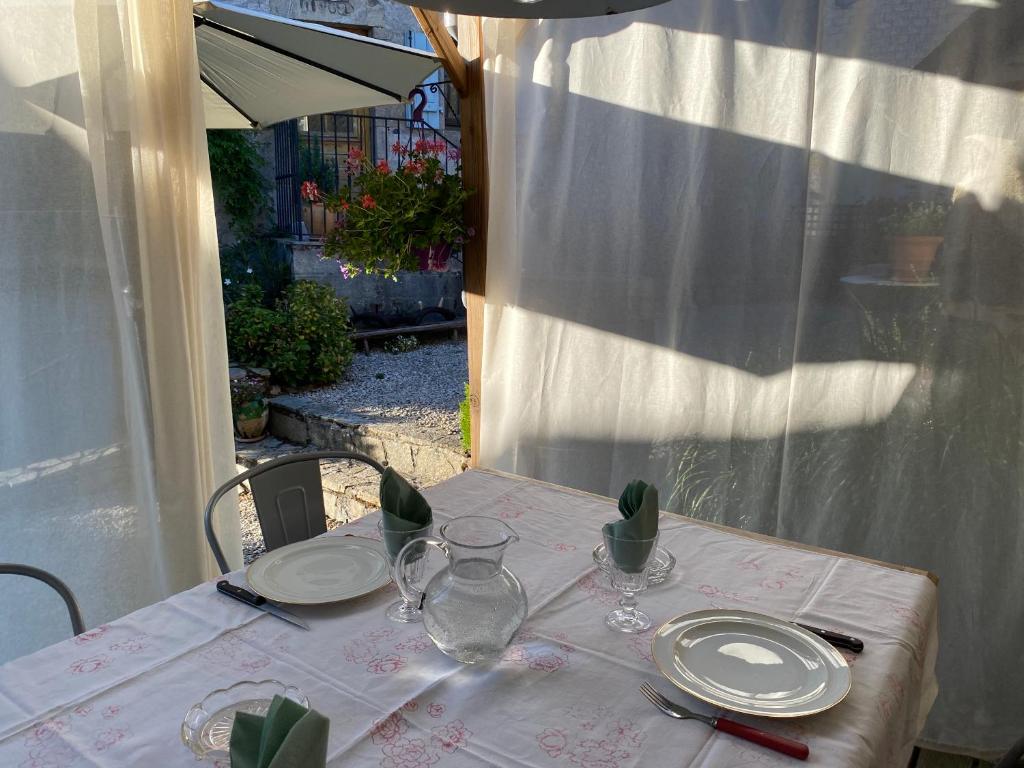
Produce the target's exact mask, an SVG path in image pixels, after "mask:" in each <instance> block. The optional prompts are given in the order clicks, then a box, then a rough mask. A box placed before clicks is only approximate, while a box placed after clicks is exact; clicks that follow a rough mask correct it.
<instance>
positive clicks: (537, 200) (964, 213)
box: [481, 0, 1024, 755]
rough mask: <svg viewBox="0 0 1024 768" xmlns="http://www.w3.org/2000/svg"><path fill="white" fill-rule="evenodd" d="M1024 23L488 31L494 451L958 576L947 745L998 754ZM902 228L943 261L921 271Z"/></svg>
mask: <svg viewBox="0 0 1024 768" xmlns="http://www.w3.org/2000/svg"><path fill="white" fill-rule="evenodd" d="M982 6H983V7H982ZM1022 31H1024V17H1022V11H1021V8H1020V4H1019V3H985V4H974V5H969V4H966V3H964V4H956V3H951V2H946V0H911V2H901V3H893V2H890V1H889V0H860V1H859V2H858V1H856V0H827V1H826V0H820V2H819V1H818V0H814V1H812V0H764V1H763V2H749V3H743V2H723V0H674V2H671V3H668V4H667V5H664V6H661V7H658V8H654V9H651V10H649V11H644V12H640V13H636V14H626V15H622V16H611V17H602V18H595V19H586V20H577V21H543V22H516V21H510V20H487V21H485V24H484V44H485V66H486V70H487V78H486V87H487V89H488V91H487V121H488V123H487V126H488V142H489V147H488V149H489V164H490V169H489V170H490V185H491V186H490V190H489V193H490V213H489V240H488V275H487V300H486V314H485V348H484V372H483V378H484V380H483V398H482V404H483V414H482V425H481V426H482V429H481V434H482V449H481V454H482V455H481V461H482V463H483V465H485V466H492V467H497V468H500V469H505V470H510V471H513V472H519V473H522V474H526V475H531V476H534V477H538V478H541V479H544V480H549V481H554V482H558V483H564V484H568V485H572V486H576V487H579V488H584V489H587V490H592V491H596V492H600V493H605V494H609V495H617V494H618V493H619V492H620V491H621V489H622V487H623V485H624V484H625V483H626V482H627V481H628V480H629V479H631V478H633V477H643V478H645V479H648V480H650V481H652V482H654V483H656V484H657V485H658V486H659V488H660V489H661V491H662V498H663V499H664V500H666V502H667V506H668V508H669V509H672V510H675V511H679V512H683V513H686V514H690V515H694V516H698V517H702V518H706V519H709V520H715V521H719V522H724V523H727V524H731V525H737V526H742V527H745V528H749V529H753V530H757V531H762V532H766V533H770V534H776V535H779V536H783V537H786V538H790V539H795V540H799V541H804V542H808V543H812V544H817V545H823V546H827V547H832V548H836V549H840V550H844V551H848V552H852V553H857V554H861V555H867V556H872V557H876V558H881V559H884V560H889V561H894V562H900V563H907V564H911V565H915V566H919V567H922V568H927V569H930V570H932V571H934V572H935V573H937V574H938V575H939V577H940V579H941V584H940V589H939V592H940V594H941V609H940V643H941V650H940V658H939V662H938V674H939V683H940V688H941V690H940V693H939V699H938V701H937V703H936V706H935V708H934V710H933V712H932V716H931V718H930V719H929V722H928V724H927V727H926V731H925V738H926V740H927V741H928V742H929V743H931V744H932V745H936V746H940V747H944V748H951V749H953V750H959V751H964V752H970V753H975V754H979V755H986V754H989V755H990V754H995V753H998V752H999V751H1001V750H1003V749H1005V748H1006V747H1007V746H1008V745H1009V744H1010V743H1011V742H1012V741H1014V740H1015V739H1016V738H1018V737H1019V736H1020V735H1021V729H1022V723H1024V698H1022V697H1021V696H1020V691H1021V690H1024V667H1022V666H1021V665H1020V664H1019V661H1018V657H1019V648H1018V644H1017V638H1018V637H1019V629H1020V626H1021V620H1022V615H1024V592H1022V591H1021V590H1020V588H1019V585H1020V584H1021V583H1022V582H1024V557H1022V556H1021V553H1022V551H1024V516H1022V512H1024V510H1022V482H1021V480H1022V477H1024V476H1022V474H1021V469H1022V467H1021V459H1022V450H1021V438H1022V423H1024V422H1022V416H1024V306H1022V305H1024V207H1022V206H1024V179H1022V175H1021V167H1022V160H1021V158H1022V154H1021V153H1022V148H1024V144H1022V140H1024V102H1022V99H1021V92H1020V90H1021V88H1022V87H1024V44H1022V43H1021V41H1022V40H1024V35H1022V34H1021V33H1022ZM907 202H914V203H916V204H918V205H925V204H931V203H935V204H938V205H939V206H945V207H947V208H949V209H950V211H949V213H948V216H946V217H945V218H944V220H943V217H942V216H941V215H939V216H937V217H932V218H933V219H936V220H938V224H937V225H936V224H935V223H934V221H932V222H924V223H922V219H924V218H927V216H921V208H920V207H918V208H917V209H916V211H917V220H916V222H915V221H914V220H913V219H914V217H913V216H907V215H905V214H906V211H905V209H904V208H903V206H904V205H905V204H906V203H907ZM897 211H903V215H897V216H896V217H895V218H893V217H892V214H893V213H894V212H897ZM886 223H888V224H894V223H900V224H902V225H904V226H906V227H907V229H908V230H913V229H915V224H916V229H918V230H922V229H928V228H929V227H931V228H933V229H934V228H936V227H937V231H935V232H925V231H917V232H916V233H917V234H936V235H942V236H943V237H944V240H943V245H942V247H941V249H940V250H939V252H938V254H937V256H936V257H935V258H934V260H933V261H932V262H931V263H930V264H929V263H923V264H921V263H919V264H917V265H916V266H915V267H913V270H912V271H911V273H910V279H907V270H908V268H907V267H906V265H904V266H903V267H900V265H899V263H896V262H890V255H889V240H888V235H887V230H886V227H885V225H886ZM926 262H927V260H926ZM901 270H902V272H901Z"/></svg>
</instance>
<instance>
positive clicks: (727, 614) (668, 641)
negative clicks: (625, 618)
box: [651, 610, 852, 717]
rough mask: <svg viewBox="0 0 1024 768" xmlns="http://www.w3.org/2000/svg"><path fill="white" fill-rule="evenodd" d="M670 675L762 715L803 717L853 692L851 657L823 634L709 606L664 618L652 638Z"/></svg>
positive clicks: (697, 692) (695, 690)
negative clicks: (711, 608)
mask: <svg viewBox="0 0 1024 768" xmlns="http://www.w3.org/2000/svg"><path fill="white" fill-rule="evenodd" d="M651 648H652V655H653V656H654V663H655V664H656V665H657V666H658V669H659V670H660V671H661V674H663V675H664V676H665V677H667V678H668V679H669V680H671V681H672V682H673V683H675V684H676V685H677V686H679V687H680V688H682V689H683V690H684V691H686V692H687V693H690V694H692V695H694V696H696V697H697V698H698V699H703V700H704V701H706V702H708V703H710V704H715V705H717V706H719V707H724V708H725V709H729V710H732V711H733V712H744V713H746V714H750V715H762V716H764V717H801V716H803V715H812V714H814V713H815V712H823V711H824V710H826V709H829V708H830V707H834V706H835V705H836V704H838V703H839V702H840V701H842V700H843V699H844V698H845V697H846V694H847V693H849V692H850V685H851V683H852V677H851V675H850V667H849V666H848V665H847V663H846V659H844V658H843V657H842V655H841V654H840V653H839V651H837V650H836V649H835V648H833V647H832V646H831V645H829V644H828V643H826V642H825V641H824V640H822V639H821V638H820V637H818V636H817V635H814V634H812V633H810V632H808V631H807V630H806V629H803V628H801V627H798V626H797V625H796V624H791V623H790V622H788V621H781V620H779V619H776V618H773V617H771V616H764V615H762V614H760V613H751V612H749V611H727V610H708V611H696V612H694V613H688V614H686V615H684V616H677V617H676V618H674V619H670V620H669V621H667V622H665V623H664V624H663V625H662V626H661V627H660V628H659V629H658V631H657V632H656V633H655V634H654V639H653V641H652V644H651Z"/></svg>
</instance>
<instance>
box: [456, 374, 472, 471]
mask: <svg viewBox="0 0 1024 768" xmlns="http://www.w3.org/2000/svg"><path fill="white" fill-rule="evenodd" d="M465 392H466V396H465V398H463V400H462V402H461V403H459V432H460V434H461V437H462V450H463V451H464V452H465V453H466V455H467V456H468V455H469V451H470V448H472V438H471V437H470V420H469V418H470V417H469V413H470V411H469V382H468V381H467V382H466V390H465Z"/></svg>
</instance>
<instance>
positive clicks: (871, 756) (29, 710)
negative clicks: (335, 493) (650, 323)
mask: <svg viewBox="0 0 1024 768" xmlns="http://www.w3.org/2000/svg"><path fill="white" fill-rule="evenodd" d="M424 495H425V496H426V497H427V499H428V500H429V501H430V503H431V504H432V505H433V508H434V511H435V520H436V522H438V523H440V522H442V521H443V520H444V519H447V518H450V517H452V516H457V515H461V514H469V513H477V514H487V515H492V516H497V517H499V518H501V519H503V520H505V521H506V522H508V523H509V524H510V525H511V526H512V527H513V528H515V529H516V531H517V532H518V533H519V534H520V535H521V536H522V541H521V542H520V543H518V544H516V545H513V546H512V547H510V548H509V550H508V551H507V554H506V564H507V565H508V566H509V567H510V568H511V569H512V570H513V572H515V573H516V574H517V575H518V576H519V578H520V579H521V580H522V582H523V584H524V586H525V587H526V591H527V594H528V596H529V599H530V612H529V617H528V619H527V621H526V623H525V624H524V626H523V629H522V630H521V632H520V634H519V635H518V636H517V638H516V639H515V640H514V641H513V644H512V646H511V647H510V648H509V649H508V651H507V653H506V654H505V657H504V659H503V660H502V661H501V662H500V663H497V664H496V665H493V666H490V667H473V666H463V665H460V664H459V663H457V662H455V661H453V660H451V659H449V658H447V657H446V656H444V655H442V654H441V653H440V652H439V651H437V650H436V649H435V648H434V647H433V645H432V644H431V642H430V640H429V638H428V637H427V636H426V635H425V634H424V632H423V628H422V625H420V624H413V625H399V624H394V623H391V622H389V621H388V620H387V619H386V618H385V617H384V608H385V606H386V605H387V604H389V603H390V602H391V601H393V600H394V599H395V598H396V592H395V590H394V587H393V586H389V587H387V588H385V589H383V590H380V591H378V592H377V593H375V594H373V595H369V596H366V597H364V598H362V599H360V600H356V601H352V602H350V603H345V604H340V605H334V606H320V607H296V608H295V612H296V613H298V614H300V615H302V616H303V617H304V618H306V619H307V620H308V621H309V622H310V624H311V626H312V629H311V630H310V631H309V632H306V631H304V630H301V629H297V628H295V627H292V626H291V625H289V624H286V623H285V622H282V621H280V620H279V619H276V618H274V617H272V616H268V615H266V614H263V613H260V612H257V611H254V610H252V609H251V608H248V607H247V606H244V605H242V604H239V603H236V602H234V601H231V600H229V599H227V598H224V597H221V596H220V595H218V594H216V593H215V591H214V586H213V582H208V583H205V584H201V585H199V586H197V587H195V588H194V589H191V590H189V591H187V592H183V593H181V594H178V595H175V596H173V597H171V598H169V599H168V600H165V601H163V602H160V603H157V604H155V605H152V606H149V607H147V608H144V609H142V610H140V611H137V612H135V613H133V614H130V615H129V616H126V617H124V618H122V619H120V620H118V621H116V622H112V623H111V624H108V625H103V626H100V627H96V628H95V629H93V630H91V631H89V632H86V633H85V634H83V635H80V636H79V637H76V638H74V639H73V640H68V641H66V642H63V643H59V644H57V645H54V646H51V647H49V648H46V649H44V650H42V651H40V652H38V653H36V654H32V655H30V656H26V657H23V658H21V659H16V660H15V661H13V662H10V663H8V664H6V665H4V666H0V766H4V767H5V768H77V767H78V766H101V767H103V768H108V767H110V768H113V767H114V766H132V768H135V767H137V766H138V767H141V766H146V767H147V768H148V767H149V766H159V767H160V768H173V766H182V768H185V767H187V766H195V765H196V762H195V760H194V758H193V757H192V755H191V753H190V752H189V751H188V750H187V749H186V748H185V747H184V746H183V745H182V743H181V741H180V738H179V728H180V724H181V720H182V717H183V716H184V714H185V712H186V711H187V710H188V708H189V707H190V706H191V705H192V704H194V703H196V702H197V701H199V700H200V699H202V698H203V697H204V696H205V695H206V694H207V693H208V692H209V691H211V690H213V689H214V688H221V687H226V686H228V685H231V684H233V683H235V682H237V681H239V680H244V679H252V680H262V679H267V678H274V679H277V680H281V681H284V682H287V683H290V684H293V685H296V686H298V687H299V688H300V689H301V690H302V691H304V692H305V693H306V695H307V696H308V697H309V699H310V702H311V705H312V706H314V707H315V708H316V709H318V710H319V711H321V712H322V713H324V714H325V715H326V716H327V717H329V718H330V719H331V735H330V745H329V753H328V754H329V765H331V766H342V765H344V766H346V767H348V766H374V767H375V768H376V767H377V766H379V767H380V768H431V767H432V766H437V768H449V767H452V768H459V767H460V766H481V765H496V766H530V767H531V768H632V767H633V766H673V767H676V766H692V767H697V766H704V767H705V768H712V766H713V767H714V768H740V767H741V766H756V767H760V766H784V765H794V764H795V762H794V761H793V760H791V759H789V758H786V757H784V756H781V755H777V754H775V753H773V752H769V751H767V750H764V749H762V748H760V747H757V746H755V745H751V744H748V743H747V742H744V741H739V740H737V739H734V738H732V737H730V736H727V735H725V734H720V733H716V732H715V731H712V730H710V729H708V728H707V727H706V726H703V725H701V724H699V723H693V722H678V721H674V720H670V719H669V718H667V717H665V716H663V715H661V714H660V713H658V712H657V711H656V710H655V709H654V708H653V707H651V706H650V705H649V704H648V703H647V702H646V701H644V700H643V699H642V698H641V697H640V695H639V694H638V693H637V692H636V691H637V687H638V686H639V685H640V683H641V682H642V681H644V680H649V681H651V682H652V683H653V684H654V685H655V686H656V687H658V688H660V689H661V690H662V691H664V692H666V693H671V695H672V696H673V698H675V699H676V700H679V701H681V702H688V703H689V705H691V706H692V707H693V708H695V709H697V710H699V711H701V712H710V711H711V709H710V708H709V707H707V706H706V705H703V704H702V703H700V702H697V701H696V700H695V699H692V698H689V697H688V696H687V695H686V694H684V693H682V692H681V691H672V690H671V689H672V686H671V684H670V683H668V682H667V681H665V680H664V679H662V678H660V676H659V675H658V673H657V671H656V670H655V668H654V665H653V663H652V662H651V655H650V638H651V634H652V633H653V630H651V631H649V632H647V633H645V634H643V635H639V636H630V635H624V634H620V633H614V632H612V631H610V630H608V629H607V628H606V627H605V625H604V614H605V613H606V612H607V611H608V610H609V608H610V606H611V605H612V604H613V603H614V602H615V601H616V595H615V594H613V593H612V592H611V591H610V590H609V589H608V588H607V586H606V584H605V581H604V578H603V577H602V576H601V574H600V573H598V572H597V571H596V570H595V568H594V567H593V562H592V560H591V550H592V548H593V546H594V545H595V544H596V543H597V542H598V541H599V540H600V526H601V525H602V524H603V523H604V522H606V521H608V520H611V519H615V518H616V517H617V515H618V512H617V510H616V509H615V506H614V503H613V502H612V501H611V500H609V499H604V498H601V497H596V496H591V495H588V494H584V493H580V492H576V491H572V490H569V489H566V488H560V487H558V486H551V485H547V484H544V483H540V482H536V481H532V480H527V479H523V478H517V477H512V476H507V475H501V474H498V473H493V472H486V471H478V470H470V471H468V472H466V473H464V474H462V475H460V476H458V477H455V478H452V479H451V480H448V481H446V482H444V483H442V484H440V485H437V486H435V487H433V488H430V489H427V490H426V491H424ZM376 523H377V515H371V516H368V517H366V518H363V519H361V520H358V521H356V522H355V523H352V524H350V525H348V526H345V527H344V528H343V529H338V530H337V531H335V532H333V533H332V534H327V535H339V534H340V533H342V532H343V533H354V534H357V535H374V532H375V527H376ZM662 543H663V544H664V545H665V546H667V547H668V548H669V549H670V550H672V552H673V553H674V554H675V555H676V557H677V559H678V565H677V566H676V569H675V571H674V572H673V574H672V576H671V578H670V579H669V580H668V581H667V582H666V583H664V584H661V585H658V586H656V587H653V588H651V589H650V590H649V591H648V592H646V593H644V594H643V595H642V596H641V601H640V602H641V606H642V607H643V608H644V610H645V611H647V612H648V613H649V614H651V616H652V618H653V619H654V621H655V626H657V625H658V624H660V623H661V622H662V621H664V620H666V619H669V618H671V617H672V616H675V615H678V614H680V613H685V612H688V611H693V610H699V609H704V608H710V607H730V608H744V609H748V610H755V611H761V612H764V613H771V614H773V615H776V616H779V617H783V618H787V619H799V620H801V621H803V622H805V623H809V624H814V625H816V626H820V627H826V628H831V629H835V630H838V631H842V632H847V633H851V634H855V635H857V636H858V637H860V638H862V639H863V640H864V642H865V645H866V648H865V650H864V652H863V654H861V655H860V656H859V657H858V656H849V657H848V659H849V660H850V662H851V664H852V669H853V680H854V683H853V690H852V691H851V693H850V695H849V696H848V697H847V699H846V700H845V701H844V702H842V703H841V704H840V705H838V706H837V707H835V708H834V709H832V710H830V711H828V712H825V713H822V714H820V715H815V716H812V717H808V718H802V719H798V720H788V721H784V720H777V721H767V720H762V721H758V719H757V718H749V717H744V716H738V717H737V719H740V720H743V721H745V722H750V723H756V724H758V725H761V726H762V727H766V728H767V729H770V730H773V731H775V732H778V733H781V734H783V735H786V736H790V737H793V738H798V739H801V740H803V741H806V742H807V743H808V744H809V746H810V749H811V758H810V760H809V761H808V763H807V764H808V765H817V766H828V768H841V767H843V766H880V767H883V768H897V767H898V768H902V766H905V765H906V761H907V758H908V757H909V753H910V750H911V747H912V745H913V742H914V739H915V736H916V734H917V733H918V732H919V729H920V727H921V726H922V724H923V721H924V718H925V716H926V715H927V712H928V710H929V708H930V706H931V703H932V701H933V699H934V696H935V693H936V684H935V679H934V675H933V667H934V660H935V649H936V607H935V606H936V587H935V584H934V583H933V582H932V581H931V580H929V578H928V577H927V575H926V574H923V573H921V572H916V571H910V570H899V569H896V568H892V567H887V566H885V565H882V564H877V563H873V562H867V561H863V560H859V559H854V558H850V557H846V556H842V555H837V554H835V553H827V552H824V551H821V550H818V551H811V550H809V549H805V548H799V547H796V546H790V545H787V544H785V543H784V542H779V541H777V540H771V539H769V538H768V537H758V536H752V535H747V534H741V533H739V532H736V531H732V530H729V529H725V528H722V527H716V526H707V525H703V524H698V523H695V522H694V521H691V520H688V519H686V518H682V517H678V516H674V515H665V516H664V517H663V521H662ZM234 578H235V579H236V580H238V581H240V580H241V577H240V575H239V574H235V575H234ZM5 631H7V628H5ZM220 768H227V766H226V763H222V765H221V766H220Z"/></svg>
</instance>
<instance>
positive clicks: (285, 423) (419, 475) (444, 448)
mask: <svg viewBox="0 0 1024 768" xmlns="http://www.w3.org/2000/svg"><path fill="white" fill-rule="evenodd" d="M270 432H271V434H272V435H274V436H275V437H277V438H279V439H281V440H286V441H288V442H291V443H296V444H298V445H313V446H316V447H317V448H321V449H331V448H333V449H336V450H342V451H356V452H358V453H362V454H365V455H367V456H369V457H371V458H373V459H376V460H377V461H379V462H381V463H382V464H386V465H389V466H391V467H394V469H395V471H397V472H400V473H401V474H402V475H403V476H405V477H413V478H416V480H417V481H418V482H419V483H420V484H424V485H434V484H436V483H439V482H441V481H442V480H447V479H448V478H449V477H452V476H453V475H457V474H458V473H460V472H462V471H463V470H464V469H465V468H466V465H467V461H466V457H465V455H464V454H463V453H462V446H461V445H460V443H459V438H458V436H456V435H437V434H435V433H431V432H430V431H429V430H427V429H423V428H421V427H418V426H417V425H415V424H409V423H400V424H392V423H388V422H374V421H372V420H371V419H369V418H367V417H365V416H363V415H361V414H356V413H340V414H339V413H338V412H337V411H334V410H330V409H328V408H325V407H322V406H318V405H317V404H316V403H310V402H309V401H308V400H304V399H303V398H300V397H296V396H294V395H281V396H279V397H275V398H273V399H272V400H271V401H270Z"/></svg>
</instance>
